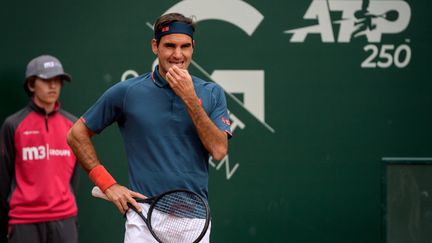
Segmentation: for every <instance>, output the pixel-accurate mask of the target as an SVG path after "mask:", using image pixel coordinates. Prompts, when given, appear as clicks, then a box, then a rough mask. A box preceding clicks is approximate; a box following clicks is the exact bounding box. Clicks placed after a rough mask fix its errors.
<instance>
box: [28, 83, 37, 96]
mask: <svg viewBox="0 0 432 243" xmlns="http://www.w3.org/2000/svg"><path fill="white" fill-rule="evenodd" d="M35 82H36V81H35V80H30V81H29V82H27V88H28V89H29V90H30V91H31V92H33V93H34V92H35V88H34V84H35Z"/></svg>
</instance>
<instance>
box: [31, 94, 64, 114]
mask: <svg viewBox="0 0 432 243" xmlns="http://www.w3.org/2000/svg"><path fill="white" fill-rule="evenodd" d="M29 106H30V107H31V109H32V110H33V111H35V112H36V113H39V114H41V115H48V116H51V115H53V114H55V113H56V112H57V111H58V110H60V106H61V104H60V101H58V100H57V101H56V103H55V105H54V110H53V111H51V112H50V113H48V114H47V113H46V112H45V109H44V108H42V107H39V106H37V105H36V103H35V102H34V101H33V98H32V99H31V101H30V104H29Z"/></svg>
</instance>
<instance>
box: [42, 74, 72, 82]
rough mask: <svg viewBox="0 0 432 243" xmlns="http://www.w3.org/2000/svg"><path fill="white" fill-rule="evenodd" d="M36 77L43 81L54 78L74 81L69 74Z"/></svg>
mask: <svg viewBox="0 0 432 243" xmlns="http://www.w3.org/2000/svg"><path fill="white" fill-rule="evenodd" d="M36 77H38V78H41V79H50V78H54V77H61V79H62V80H65V81H68V82H70V81H72V77H71V76H70V75H69V74H68V73H61V74H57V73H56V74H52V75H46V76H45V75H44V76H41V75H36Z"/></svg>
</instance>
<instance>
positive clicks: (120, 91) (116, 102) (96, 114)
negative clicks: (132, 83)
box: [82, 83, 127, 133]
mask: <svg viewBox="0 0 432 243" xmlns="http://www.w3.org/2000/svg"><path fill="white" fill-rule="evenodd" d="M126 91H127V86H125V85H122V83H118V84H116V85H114V86H112V87H111V88H109V89H108V90H107V91H106V92H105V93H104V94H103V95H102V96H101V97H100V98H99V99H98V100H97V101H96V103H95V104H94V105H93V106H91V107H90V108H89V109H88V110H87V111H86V112H85V113H84V115H83V116H82V118H83V121H84V123H85V125H86V126H87V127H88V128H89V129H90V130H92V131H93V132H96V133H100V132H101V131H103V130H104V129H105V128H106V127H107V126H109V125H111V124H112V123H113V122H121V121H122V119H123V117H124V116H123V101H124V97H125V94H126Z"/></svg>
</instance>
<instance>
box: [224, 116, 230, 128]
mask: <svg viewBox="0 0 432 243" xmlns="http://www.w3.org/2000/svg"><path fill="white" fill-rule="evenodd" d="M222 122H223V123H225V124H226V125H228V126H230V125H231V122H230V121H229V119H227V118H226V117H224V116H222Z"/></svg>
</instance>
